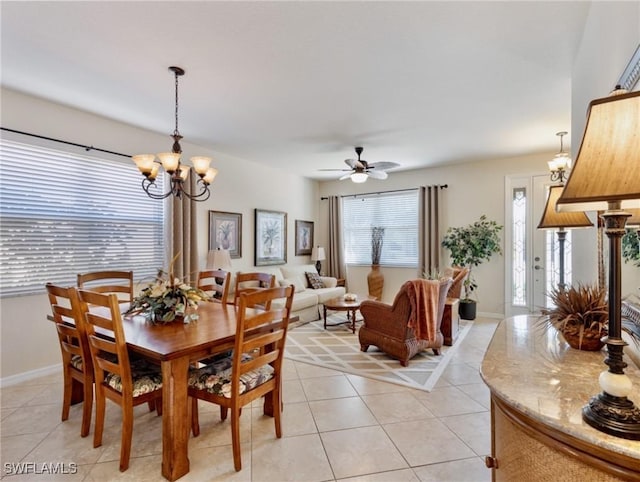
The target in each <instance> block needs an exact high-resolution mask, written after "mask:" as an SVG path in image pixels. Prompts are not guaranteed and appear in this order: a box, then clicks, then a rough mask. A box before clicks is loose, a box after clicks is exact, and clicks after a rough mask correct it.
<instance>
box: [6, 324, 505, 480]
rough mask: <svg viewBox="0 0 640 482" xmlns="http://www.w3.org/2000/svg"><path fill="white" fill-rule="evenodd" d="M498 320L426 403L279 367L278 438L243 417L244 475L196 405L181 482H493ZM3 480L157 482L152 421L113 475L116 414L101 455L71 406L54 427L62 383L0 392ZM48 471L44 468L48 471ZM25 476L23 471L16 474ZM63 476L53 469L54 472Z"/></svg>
mask: <svg viewBox="0 0 640 482" xmlns="http://www.w3.org/2000/svg"><path fill="white" fill-rule="evenodd" d="M496 325H497V320H492V319H486V318H478V319H476V320H475V322H474V324H473V326H472V328H471V331H470V332H469V333H468V334H467V336H466V338H465V339H464V340H463V341H462V343H461V344H460V346H459V348H458V350H457V352H456V354H455V356H454V358H453V359H452V361H451V362H450V364H449V366H448V367H447V369H446V371H445V372H444V374H443V375H442V376H441V378H440V380H439V381H438V383H437V385H436V386H435V388H434V390H433V391H432V392H430V393H427V392H423V391H418V390H413V389H409V388H405V387H401V386H398V385H392V384H388V383H384V382H379V381H375V380H371V379H367V378H362V377H358V376H354V375H349V374H343V373H341V372H337V371H333V370H328V369H324V368H319V367H315V366H311V365H307V364H303V363H297V362H291V361H286V362H285V365H286V377H285V378H286V381H285V382H284V403H285V406H284V412H283V437H282V438H281V439H277V438H276V437H275V430H274V425H273V419H271V418H269V417H265V416H264V415H263V414H262V409H261V406H260V405H259V404H255V405H254V406H253V407H252V408H250V409H245V410H243V415H242V418H241V437H242V464H243V469H242V471H240V472H235V471H234V469H233V456H232V452H231V431H230V423H229V421H228V420H227V421H225V422H220V417H219V409H218V408H217V407H216V406H213V405H212V404H208V403H206V402H200V405H199V406H200V423H201V434H200V436H199V437H196V438H193V437H192V438H191V439H190V442H189V459H190V463H191V471H190V472H189V474H187V475H186V476H185V477H183V478H181V479H180V480H181V481H185V482H187V481H203V480H234V481H236V480H238V481H252V482H259V481H260V482H261V481H278V482H280V481H296V482H307V481H309V482H311V481H337V480H348V481H362V482H365V481H366V482H382V481H385V482H386V481H394V482H395V481H456V482H463V481H470V482H476V481H477V482H483V481H489V480H491V474H490V471H489V469H487V468H485V466H484V461H483V458H484V456H485V455H488V454H489V453H490V450H491V443H490V414H489V391H488V389H487V388H486V386H485V385H484V383H483V382H482V380H481V378H480V375H479V372H478V369H479V367H480V364H481V361H482V357H483V356H484V352H485V350H486V347H487V345H488V343H489V341H490V339H491V336H492V335H493V332H494V330H495V327H496ZM0 397H1V398H0V407H1V422H0V429H1V448H0V457H1V462H2V478H3V479H6V480H8V481H9V480H10V481H13V480H15V481H22V480H35V481H44V480H47V481H49V480H63V481H65V482H67V481H68V482H73V481H100V482H103V481H112V480H136V481H156V480H164V479H163V478H162V476H161V475H160V464H161V450H162V446H161V432H162V428H161V419H160V418H159V417H157V416H155V413H150V412H148V410H147V408H146V405H145V406H140V407H137V408H136V411H135V415H136V418H135V422H134V433H133V442H132V451H131V464H130V466H129V470H127V471H126V472H124V473H120V472H119V471H118V458H119V453H120V422H121V418H120V414H119V410H118V409H117V408H116V407H115V406H114V404H112V403H107V406H108V411H107V418H106V420H107V426H106V428H105V434H104V438H103V445H102V446H101V447H99V448H95V449H94V448H93V443H92V437H93V426H92V432H91V434H90V435H89V436H88V437H86V438H81V437H80V419H81V415H82V414H81V410H80V406H74V407H72V409H71V414H70V417H69V420H68V421H67V422H61V421H60V411H61V400H62V382H61V376H60V377H53V378H52V379H48V380H46V381H43V380H35V381H29V382H23V383H21V384H18V385H13V386H10V387H6V388H3V389H1V390H0ZM19 462H22V463H32V464H35V467H37V468H38V470H39V471H40V472H42V469H43V467H45V466H44V465H43V464H44V463H49V464H54V463H65V464H67V465H66V468H67V469H69V468H70V467H71V466H70V465H68V464H70V463H74V464H77V472H76V473H75V474H72V475H71V474H66V475H58V476H52V475H42V474H23V475H8V474H9V472H10V470H11V468H12V467H13V468H15V467H16V465H12V464H17V463H19ZM49 466H52V465H49ZM23 467H26V466H25V465H23ZM60 467H62V466H60Z"/></svg>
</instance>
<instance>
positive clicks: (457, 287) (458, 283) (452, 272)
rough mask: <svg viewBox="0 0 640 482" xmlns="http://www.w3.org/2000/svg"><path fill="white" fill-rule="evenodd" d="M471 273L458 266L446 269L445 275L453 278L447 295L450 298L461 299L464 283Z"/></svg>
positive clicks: (467, 269)
mask: <svg viewBox="0 0 640 482" xmlns="http://www.w3.org/2000/svg"><path fill="white" fill-rule="evenodd" d="M469 271H470V270H469V268H459V267H457V266H456V267H454V268H447V269H445V271H444V275H445V276H446V277H451V278H453V282H452V283H451V287H450V288H449V293H448V295H447V297H448V298H461V295H462V288H463V287H464V281H465V280H466V279H467V277H468V276H469Z"/></svg>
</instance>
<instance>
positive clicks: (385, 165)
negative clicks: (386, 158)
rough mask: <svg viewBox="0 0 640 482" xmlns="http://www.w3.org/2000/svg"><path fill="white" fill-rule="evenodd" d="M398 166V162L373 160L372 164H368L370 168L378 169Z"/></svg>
mask: <svg viewBox="0 0 640 482" xmlns="http://www.w3.org/2000/svg"><path fill="white" fill-rule="evenodd" d="M398 166H400V164H398V163H397V162H374V163H373V164H369V167H370V168H372V167H374V168H376V169H379V170H385V169H393V168H394V167H398Z"/></svg>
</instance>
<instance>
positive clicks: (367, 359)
mask: <svg viewBox="0 0 640 482" xmlns="http://www.w3.org/2000/svg"><path fill="white" fill-rule="evenodd" d="M343 320H344V314H333V315H331V316H330V317H329V318H328V319H327V323H337V322H340V321H343ZM471 325H472V322H470V321H465V320H460V334H459V335H458V339H457V340H456V342H455V343H454V344H453V346H443V347H442V348H441V349H440V355H438V356H436V355H434V354H433V350H430V349H429V350H424V351H422V352H420V353H418V354H417V355H416V356H414V357H413V358H412V359H411V360H410V361H409V366H408V367H403V366H402V365H400V362H399V361H398V360H396V359H394V358H391V357H390V356H388V355H387V354H385V353H384V352H381V351H379V350H378V348H377V347H375V346H370V347H369V350H368V351H367V352H365V353H363V352H361V351H360V343H359V341H358V330H357V327H356V333H355V334H353V333H351V328H350V327H349V326H347V325H344V324H342V325H335V326H331V327H329V326H328V327H327V329H326V330H325V329H324V328H323V321H322V320H318V321H313V322H311V323H306V324H299V325H297V326H295V327H294V328H293V329H290V330H289V333H288V335H287V343H286V348H285V357H286V358H288V359H289V360H295V361H298V362H302V363H309V364H311V365H316V366H320V367H325V368H331V369H333V370H339V371H342V372H345V373H351V374H354V375H359V376H362V377H367V378H373V379H375V380H381V381H383V382H390V383H395V384H398V385H403V386H406V387H411V388H416V389H418V390H424V391H427V392H429V391H431V389H432V388H433V387H434V385H435V384H436V382H437V381H438V378H440V375H442V373H443V372H444V370H445V368H446V367H447V365H448V363H449V361H450V360H451V358H452V357H453V355H454V353H455V352H456V350H457V347H459V346H460V344H461V343H462V340H463V339H464V338H465V336H466V335H467V333H468V332H469V329H470V328H471Z"/></svg>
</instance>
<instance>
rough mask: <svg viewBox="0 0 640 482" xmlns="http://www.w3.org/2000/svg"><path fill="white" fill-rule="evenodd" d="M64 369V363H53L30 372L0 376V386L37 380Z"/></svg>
mask: <svg viewBox="0 0 640 482" xmlns="http://www.w3.org/2000/svg"><path fill="white" fill-rule="evenodd" d="M61 370H62V363H58V364H56V365H51V366H48V367H44V368H38V369H36V370H31V371H28V372H23V373H18V374H17V375H11V376H8V377H4V378H0V388H5V387H10V386H11V385H17V384H18V383H22V382H27V381H29V380H35V379H36V378H40V377H44V376H50V375H55V374H56V373H60V371H61Z"/></svg>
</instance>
